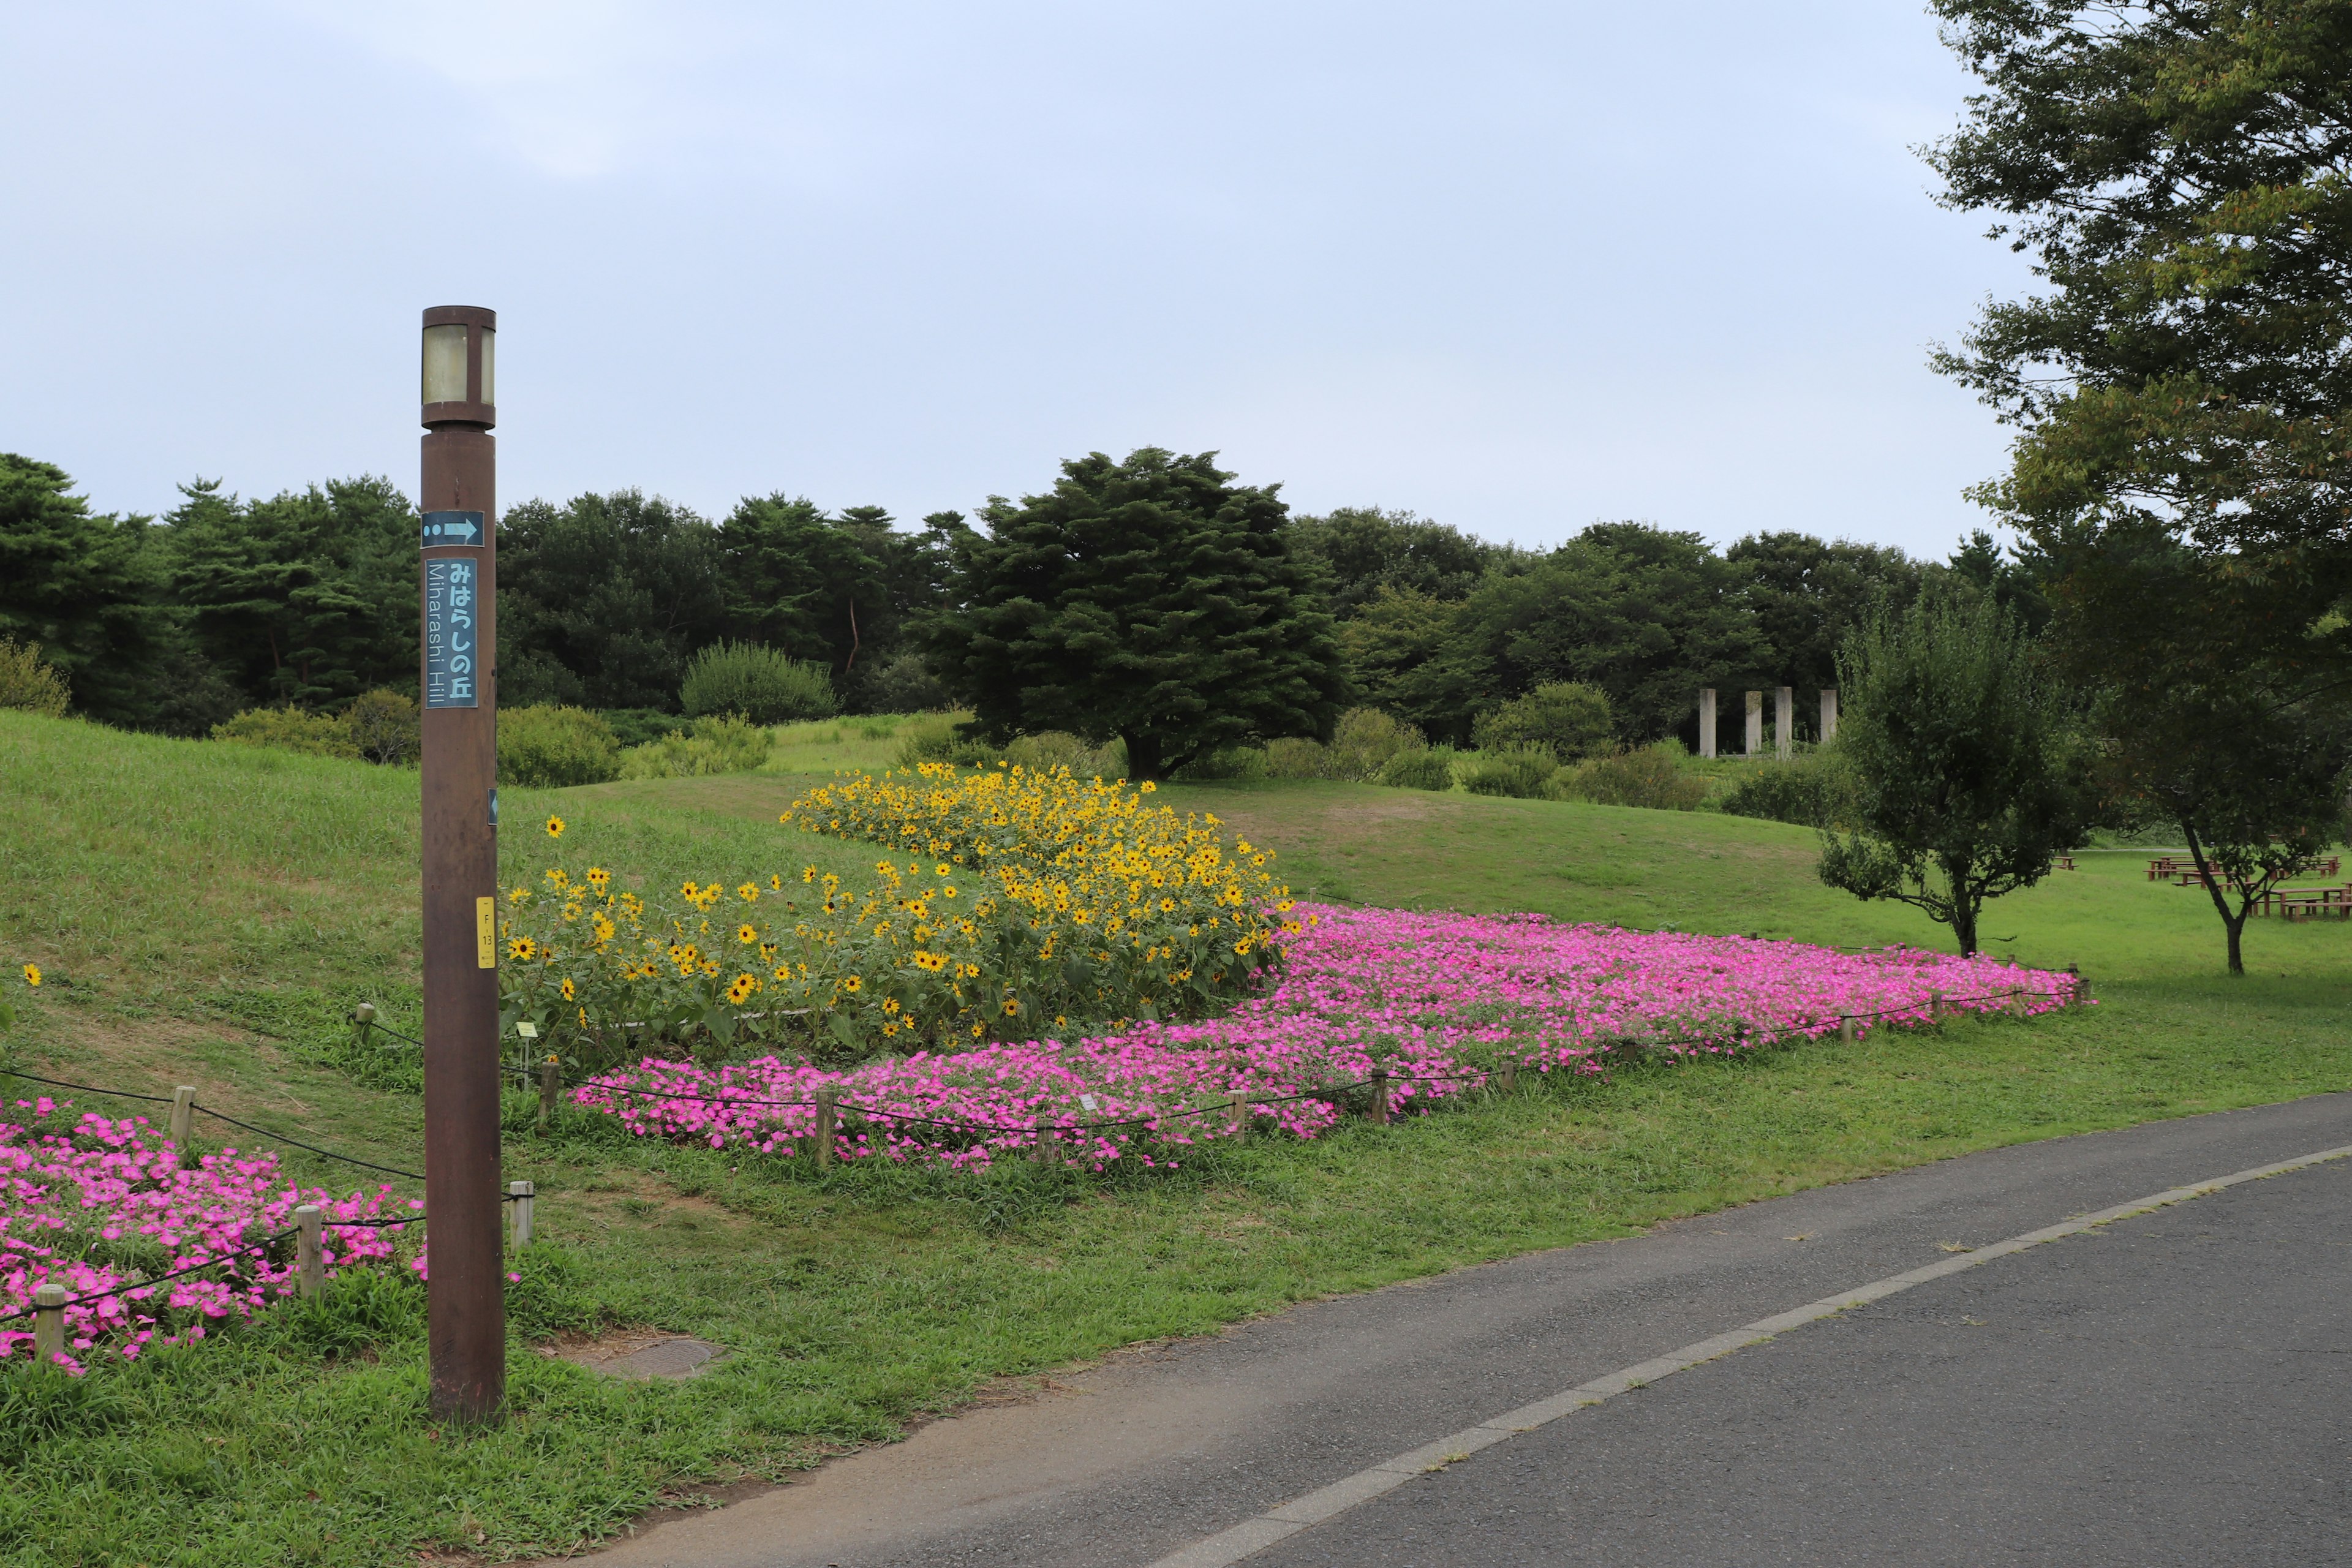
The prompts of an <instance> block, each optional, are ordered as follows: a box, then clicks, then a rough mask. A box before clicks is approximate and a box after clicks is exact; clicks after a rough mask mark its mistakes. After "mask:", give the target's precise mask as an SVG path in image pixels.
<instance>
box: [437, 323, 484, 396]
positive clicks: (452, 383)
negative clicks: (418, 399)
mask: <svg viewBox="0 0 2352 1568" xmlns="http://www.w3.org/2000/svg"><path fill="white" fill-rule="evenodd" d="M488 368H489V367H488V365H485V366H484V367H483V371H484V374H483V377H482V379H483V380H485V381H488V379H489V376H488ZM423 400H424V401H425V402H426V403H463V402H465V401H466V329H465V328H464V327H462V326H447V327H427V328H425V395H424V399H423Z"/></svg>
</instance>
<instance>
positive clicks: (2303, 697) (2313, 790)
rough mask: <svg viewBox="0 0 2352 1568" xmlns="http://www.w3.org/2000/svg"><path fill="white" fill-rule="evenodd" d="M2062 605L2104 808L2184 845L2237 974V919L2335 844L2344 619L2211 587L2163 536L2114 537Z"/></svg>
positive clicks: (2075, 578)
mask: <svg viewBox="0 0 2352 1568" xmlns="http://www.w3.org/2000/svg"><path fill="white" fill-rule="evenodd" d="M2063 592H2064V597H2063V600H2062V614H2061V615H2060V616H2059V618H2058V622H2057V627H2058V632H2057V635H2058V637H2059V639H2060V642H2059V647H2060V649H2061V651H2062V654H2063V657H2064V658H2065V660H2066V662H2067V665H2068V667H2069V668H2072V669H2074V670H2076V671H2077V672H2079V673H2081V674H2082V675H2083V676H2084V677H2085V678H2086V679H2090V680H2092V681H2093V682H2095V691H2096V699H2095V709H2094V711H2095V716H2096V719H2097V721H2098V725H2099V732H2100V734H2101V735H2102V736H2103V737H2104V746H2103V749H2102V750H2103V754H2102V767H2101V773H2102V776H2103V783H2104V784H2105V787H2106V791H2107V795H2108V798H2109V801H2110V805H2111V809H2112V810H2113V811H2114V812H2115V814H2116V816H2117V818H2118V820H2120V821H2123V822H2125V823H2128V824H2131V825H2134V826H2139V825H2150V826H2152V825H2154V824H2158V823H2162V824H2166V825H2168V826H2172V827H2175V828H2177V829H2178V830H2179V833H2180V834H2181V836H2182V837H2183V839H2184V840H2185V841H2186V842H2187V844H2188V846H2189V855H2190V857H2191V858H2192V859H2193V860H2194V862H2195V864H2196V867H2197V869H2198V872H2199V874H2200V876H2201V877H2202V878H2203V879H2204V881H2205V886H2206V889H2207V891H2208V892H2209V894H2210V897H2211V899H2212V901H2213V907H2214V910H2215V911H2216V912H2217V913H2218V914H2219V915H2220V916H2221V924H2222V929H2223V931H2225V933H2226V940H2227V947H2228V957H2229V965H2230V973H2232V974H2242V973H2245V961H2244V953H2243V942H2242V938H2243V933H2244V930H2245V923H2246V918H2247V916H2248V915H2249V914H2251V913H2252V910H2254V909H2255V908H2256V907H2257V906H2259V904H2260V903H2261V902H2262V900H2263V897H2264V896H2265V895H2266V894H2268V893H2269V891H2270V890H2271V889H2273V888H2275V887H2277V886H2278V885H2279V884H2280V883H2282V882H2284V881H2285V880H2287V879H2289V878H2292V877H2295V876H2298V875H2301V874H2303V873H2304V872H2305V871H2306V870H2308V869H2309V868H2310V865H2311V862H2312V859H2313V858H2315V856H2316V855H2317V854H2318V853H2319V852H2320V851H2321V850H2323V849H2325V848H2326V847H2327V846H2328V845H2329V844H2331V843H2333V842H2336V840H2337V839H2339V838H2340V837H2343V834H2344V831H2345V826H2346V824H2345V820H2344V818H2345V785H2346V782H2347V781H2346V773H2347V767H2352V711H2347V708H2352V704H2347V700H2346V689H2345V687H2344V686H2343V684H2342V683H2341V682H2340V681H2339V680H2337V679H2335V678H2334V677H2335V672H2336V670H2338V669H2340V668H2341V667H2342V663H2343V660H2342V658H2341V655H2340V653H2339V652H2338V651H2337V650H2336V649H2335V648H2334V647H2332V646H2331V645H2332V644H2333V643H2334V642H2335V641H2336V639H2337V638H2339V637H2342V636H2343V635H2344V632H2343V628H2342V626H2341V617H2340V616H2338V617H2329V618H2325V619H2318V620H2312V619H2310V618H2308V611H2309V608H2310V607H2309V606H2308V605H2302V606H2298V605H2295V604H2294V602H2293V600H2292V597H2291V596H2290V595H2284V594H2282V593H2281V592H2280V591H2279V590H2278V589H2277V588H2276V586H2275V585H2274V584H2271V583H2269V582H2267V581H2265V580H2264V579H2263V577H2262V576H2261V575H2260V574H2256V573H2252V572H2247V571H2240V572H2237V573H2234V574H2217V573H2215V572H2214V571H2213V570H2212V569H2211V563H2208V562H2206V561H2203V560H2200V558H2199V556H2198V555H2197V553H2196V552H2194V551H2192V550H2190V549H2189V548H2188V547H2186V546H2184V545H2183V544H2181V543H2180V542H2179V541H2178V540H2176V539H2173V538H2172V537H2171V536H2170V534H2169V532H2168V531H2167V530H2165V529H2164V528H2163V527H2162V526H2161V525H2149V526H2147V527H2145V528H2143V529H2141V530H2140V531H2138V534H2137V537H2136V538H2126V536H2124V535H2123V534H2121V533H2120V531H2116V532H2111V535H2110V537H2109V539H2108V541H2107V547H2106V548H2105V549H2104V550H2102V551H2101V552H2098V553H2097V554H2096V555H2095V556H2094V557H2092V558H2090V559H2089V560H2087V561H2086V562H2084V563H2083V564H2082V566H2081V567H2080V568H2079V569H2078V570H2077V571H2076V572H2074V574H2072V575H2071V576H2070V577H2069V578H2068V579H2067V581H2066V583H2065V584H2063ZM2282 620H2283V621H2284V622H2285V623H2286V625H2285V626H2280V625H2277V624H2274V623H2275V622H2278V621H2282ZM2297 622H2302V623H2303V624H2304V626H2305V633H2304V636H2303V637H2302V638H2301V642H2302V644H2303V648H2302V651H2301V653H2300V654H2299V655H2298V654H2296V653H2295V652H2294V651H2293V650H2294V641H2293V639H2291V638H2290V637H2287V636H2286V635H2285V634H2286V632H2287V630H2288V628H2289V627H2291V626H2294V624H2295V623H2297ZM2283 648H2284V649H2287V650H2289V651H2288V652H2287V653H2285V654H2282V651H2281V650H2282V649H2283Z"/></svg>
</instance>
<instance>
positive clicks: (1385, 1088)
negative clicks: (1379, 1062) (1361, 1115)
mask: <svg viewBox="0 0 2352 1568" xmlns="http://www.w3.org/2000/svg"><path fill="white" fill-rule="evenodd" d="M1372 1120H1373V1121H1377V1122H1379V1123H1380V1124H1381V1126H1383V1127H1386V1126H1387V1125H1388V1124H1389V1069H1388V1068H1373V1069H1372Z"/></svg>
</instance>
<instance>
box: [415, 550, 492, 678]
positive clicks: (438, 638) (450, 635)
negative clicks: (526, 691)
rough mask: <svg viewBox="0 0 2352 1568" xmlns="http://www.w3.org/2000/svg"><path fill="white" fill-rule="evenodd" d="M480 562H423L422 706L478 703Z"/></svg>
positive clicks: (427, 560)
mask: <svg viewBox="0 0 2352 1568" xmlns="http://www.w3.org/2000/svg"><path fill="white" fill-rule="evenodd" d="M481 581H482V577H481V567H480V565H479V563H476V562H473V561H436V560H433V559H431V558H429V557H428V558H427V559H426V561H425V706H426V707H427V708H478V707H480V706H481V700H480V698H478V696H476V695H475V693H476V692H477V691H478V689H479V687H480V680H479V671H480V664H481V603H480V600H481V595H480V593H479V588H480V585H481Z"/></svg>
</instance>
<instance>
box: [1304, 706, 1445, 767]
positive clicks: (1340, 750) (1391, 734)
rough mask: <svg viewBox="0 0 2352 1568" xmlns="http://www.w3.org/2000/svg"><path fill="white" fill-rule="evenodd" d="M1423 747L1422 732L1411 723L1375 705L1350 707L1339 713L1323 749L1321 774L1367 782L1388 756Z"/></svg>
mask: <svg viewBox="0 0 2352 1568" xmlns="http://www.w3.org/2000/svg"><path fill="white" fill-rule="evenodd" d="M1425 746H1426V742H1423V740H1422V738H1421V731H1419V730H1417V729H1415V728H1413V726H1412V725H1411V724H1401V723H1399V722H1398V721H1396V720H1394V719H1392V718H1391V717H1390V716H1389V715H1388V714H1386V713H1383V712H1381V710H1379V709H1377V708H1350V709H1349V710H1347V711H1346V712H1345V713H1342V714H1340V715H1339V724H1338V725H1337V726H1336V727H1334V728H1333V730H1332V731H1331V743H1330V744H1329V745H1328V746H1326V747H1325V748H1324V749H1323V752H1324V755H1323V769H1324V771H1323V776H1324V777H1325V778H1328V779H1346V780H1348V781H1349V782H1350V783H1355V784H1369V783H1370V782H1371V781H1372V780H1374V779H1377V778H1379V777H1380V776H1381V769H1382V768H1384V767H1386V766H1388V763H1389V759H1390V758H1391V757H1394V756H1396V755H1398V754H1399V753H1400V752H1412V751H1420V750H1423V749H1424V748H1425Z"/></svg>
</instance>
